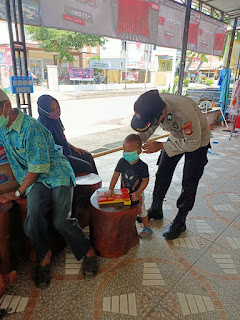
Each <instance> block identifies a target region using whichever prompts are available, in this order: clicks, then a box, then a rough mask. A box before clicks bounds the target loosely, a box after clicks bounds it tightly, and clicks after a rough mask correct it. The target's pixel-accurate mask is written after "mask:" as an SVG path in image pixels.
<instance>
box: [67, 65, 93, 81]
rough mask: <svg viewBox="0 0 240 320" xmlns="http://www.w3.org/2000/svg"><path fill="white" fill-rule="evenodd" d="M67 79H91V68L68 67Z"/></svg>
mask: <svg viewBox="0 0 240 320" xmlns="http://www.w3.org/2000/svg"><path fill="white" fill-rule="evenodd" d="M68 73H69V79H70V80H78V81H93V80H94V71H93V69H80V68H68Z"/></svg>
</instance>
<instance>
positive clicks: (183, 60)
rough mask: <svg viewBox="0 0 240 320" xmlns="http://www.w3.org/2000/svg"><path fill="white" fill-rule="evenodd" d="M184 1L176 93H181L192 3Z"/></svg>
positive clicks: (189, 0) (190, 0) (188, 0)
mask: <svg viewBox="0 0 240 320" xmlns="http://www.w3.org/2000/svg"><path fill="white" fill-rule="evenodd" d="M186 1H187V8H186V14H185V23H184V32H183V44H182V55H181V64H180V71H179V81H178V94H182V86H183V79H184V70H185V62H186V53H187V42H188V30H189V22H190V14H191V4H192V0H186Z"/></svg>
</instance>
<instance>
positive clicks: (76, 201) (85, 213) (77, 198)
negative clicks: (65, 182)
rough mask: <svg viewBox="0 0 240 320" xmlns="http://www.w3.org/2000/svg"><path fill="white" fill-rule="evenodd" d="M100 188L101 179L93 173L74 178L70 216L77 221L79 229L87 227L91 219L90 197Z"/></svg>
mask: <svg viewBox="0 0 240 320" xmlns="http://www.w3.org/2000/svg"><path fill="white" fill-rule="evenodd" d="M101 186H102V179H101V178H100V177H99V176H98V175H97V174H95V173H90V174H87V175H83V176H80V177H76V187H75V188H74V195H73V205H72V216H73V218H77V219H78V223H79V225H80V227H81V228H85V227H86V226H88V225H89V222H90V217H91V209H92V207H91V203H90V198H91V195H92V194H93V193H94V191H96V190H97V189H98V188H101Z"/></svg>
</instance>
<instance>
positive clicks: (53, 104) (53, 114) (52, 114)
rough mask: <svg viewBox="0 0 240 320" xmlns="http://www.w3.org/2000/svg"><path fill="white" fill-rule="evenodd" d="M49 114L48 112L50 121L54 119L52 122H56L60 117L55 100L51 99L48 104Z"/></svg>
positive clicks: (59, 110) (58, 107)
mask: <svg viewBox="0 0 240 320" xmlns="http://www.w3.org/2000/svg"><path fill="white" fill-rule="evenodd" d="M50 110H51V111H50V112H49V118H50V119H54V120H58V119H59V118H60V115H61V109H60V106H59V103H58V101H57V100H55V99H52V100H51V102H50Z"/></svg>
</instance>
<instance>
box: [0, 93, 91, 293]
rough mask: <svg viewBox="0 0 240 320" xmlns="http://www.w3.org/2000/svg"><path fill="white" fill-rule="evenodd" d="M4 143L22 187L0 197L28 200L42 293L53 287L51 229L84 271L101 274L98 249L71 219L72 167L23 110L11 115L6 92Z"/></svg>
mask: <svg viewBox="0 0 240 320" xmlns="http://www.w3.org/2000/svg"><path fill="white" fill-rule="evenodd" d="M0 140H1V141H2V144H3V147H4V149H5V151H6V155H7V158H8V161H9V163H10V166H11V168H12V171H13V174H14V176H15V178H16V180H17V181H18V183H19V184H20V186H19V188H18V190H17V191H16V192H15V193H14V192H10V193H6V194H4V195H2V196H0V202H7V201H11V200H16V199H18V198H19V197H23V196H25V195H26V196H27V218H26V221H25V226H24V227H25V233H26V235H27V236H29V238H30V239H31V241H32V243H33V245H34V246H35V247H36V249H37V252H38V257H39V262H40V263H39V265H38V267H37V268H36V270H35V284H36V286H38V287H41V288H43V287H46V286H47V285H49V283H50V259H51V251H50V249H49V244H48V230H49V225H50V224H51V223H53V226H54V228H55V229H56V230H57V231H59V233H60V234H61V235H62V236H63V237H64V238H65V240H66V241H67V243H68V244H69V245H70V247H71V248H72V250H73V253H74V255H75V257H76V259H78V260H80V259H81V258H82V257H83V256H85V259H84V261H83V269H84V268H85V267H86V265H89V261H91V263H90V266H91V267H92V271H93V273H94V272H96V269H97V261H96V256H95V252H94V249H93V248H92V247H91V245H90V242H89V240H88V239H87V238H86V237H85V235H84V233H83V231H82V230H81V228H80V226H79V224H78V221H77V220H76V219H71V207H72V195H73V186H74V184H75V176H74V173H73V170H72V168H71V166H70V163H69V162H68V160H67V159H66V158H65V156H63V155H62V154H61V153H60V152H59V151H57V150H55V148H54V140H53V137H52V135H51V133H50V132H49V131H48V130H47V129H46V128H45V127H44V126H43V125H42V124H40V123H39V122H38V121H36V120H35V119H33V118H32V117H30V116H28V115H26V114H24V113H23V112H22V111H21V110H19V109H12V106H11V102H10V101H9V98H8V96H7V95H6V94H5V93H4V91H2V90H1V89H0ZM93 257H95V258H93ZM93 261H94V263H92V262H93ZM88 271H89V270H88Z"/></svg>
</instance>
